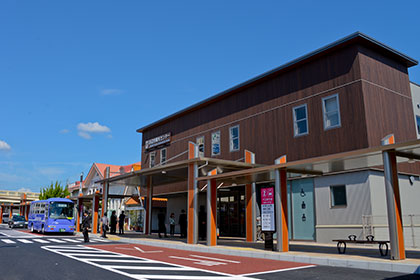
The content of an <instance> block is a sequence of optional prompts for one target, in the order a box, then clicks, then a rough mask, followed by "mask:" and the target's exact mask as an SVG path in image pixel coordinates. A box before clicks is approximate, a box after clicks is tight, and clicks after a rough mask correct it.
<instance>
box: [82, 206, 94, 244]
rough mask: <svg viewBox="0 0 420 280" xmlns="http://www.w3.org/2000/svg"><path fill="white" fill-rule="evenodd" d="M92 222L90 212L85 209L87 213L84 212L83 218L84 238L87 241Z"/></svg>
mask: <svg viewBox="0 0 420 280" xmlns="http://www.w3.org/2000/svg"><path fill="white" fill-rule="evenodd" d="M91 222H92V218H91V217H90V216H89V212H88V211H85V213H84V214H83V219H82V228H83V239H84V241H85V242H89V232H88V230H89V228H90V224H91Z"/></svg>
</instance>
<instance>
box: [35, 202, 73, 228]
mask: <svg viewBox="0 0 420 280" xmlns="http://www.w3.org/2000/svg"><path fill="white" fill-rule="evenodd" d="M73 213H74V203H73V201H71V200H70V199H67V198H49V199H47V200H37V201H32V202H31V208H30V210H29V216H28V227H29V228H30V230H31V232H35V231H40V232H42V233H46V232H69V233H73V232H74V229H75V223H74V215H73Z"/></svg>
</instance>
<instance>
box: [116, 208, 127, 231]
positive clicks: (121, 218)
mask: <svg viewBox="0 0 420 280" xmlns="http://www.w3.org/2000/svg"><path fill="white" fill-rule="evenodd" d="M124 222H125V215H124V211H122V212H121V214H120V216H119V217H118V229H119V232H120V234H124Z"/></svg>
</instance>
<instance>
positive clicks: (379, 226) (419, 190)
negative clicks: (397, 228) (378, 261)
mask: <svg viewBox="0 0 420 280" xmlns="http://www.w3.org/2000/svg"><path fill="white" fill-rule="evenodd" d="M398 178H399V180H398V183H399V186H400V198H401V212H402V215H403V224H404V241H405V246H406V247H407V248H412V247H420V200H419V198H420V179H419V177H418V176H414V177H413V179H414V180H413V184H411V183H410V180H409V176H406V175H399V176H398ZM369 181H370V186H371V197H372V217H373V219H372V223H373V227H374V235H375V238H376V239H378V240H380V239H382V240H389V231H388V213H387V208H386V195H385V181H384V177H383V172H377V171H371V172H370V176H369ZM411 219H413V222H414V227H411V221H412V220H411Z"/></svg>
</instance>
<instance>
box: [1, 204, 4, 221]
mask: <svg viewBox="0 0 420 280" xmlns="http://www.w3.org/2000/svg"><path fill="white" fill-rule="evenodd" d="M3 208H4V206H3V204H2V205H1V206H0V224H1V223H3Z"/></svg>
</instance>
